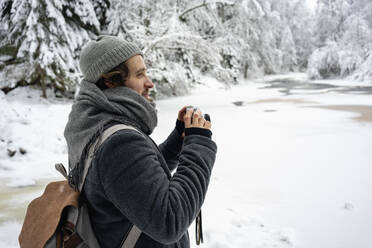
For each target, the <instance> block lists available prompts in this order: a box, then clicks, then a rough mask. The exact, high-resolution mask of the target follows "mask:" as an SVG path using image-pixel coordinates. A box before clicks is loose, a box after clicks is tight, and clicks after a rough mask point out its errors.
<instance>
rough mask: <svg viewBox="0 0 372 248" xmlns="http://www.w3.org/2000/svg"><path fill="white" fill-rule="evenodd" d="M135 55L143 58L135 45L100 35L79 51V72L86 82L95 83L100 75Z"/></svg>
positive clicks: (113, 37)
mask: <svg viewBox="0 0 372 248" xmlns="http://www.w3.org/2000/svg"><path fill="white" fill-rule="evenodd" d="M137 54H140V55H142V56H143V54H142V52H141V50H140V49H139V47H138V46H137V45H136V44H135V43H132V42H128V41H125V40H122V39H120V38H118V37H116V36H109V35H100V36H98V38H97V39H96V40H92V41H90V42H89V43H88V44H87V45H86V46H85V47H84V48H83V50H82V51H81V54H80V70H81V72H82V73H83V76H84V78H85V79H86V80H87V81H89V82H92V83H95V82H97V81H98V79H99V78H100V77H101V76H102V74H104V73H106V72H108V71H110V70H111V69H112V68H114V67H115V66H118V65H119V64H121V63H122V62H124V61H126V60H128V59H129V58H131V57H133V56H134V55H137Z"/></svg>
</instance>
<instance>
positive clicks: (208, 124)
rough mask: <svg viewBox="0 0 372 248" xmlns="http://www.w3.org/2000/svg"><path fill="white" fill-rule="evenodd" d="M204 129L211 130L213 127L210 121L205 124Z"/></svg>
mask: <svg viewBox="0 0 372 248" xmlns="http://www.w3.org/2000/svg"><path fill="white" fill-rule="evenodd" d="M204 127H205V128H207V129H211V127H212V124H211V122H210V121H206V122H205V123H204Z"/></svg>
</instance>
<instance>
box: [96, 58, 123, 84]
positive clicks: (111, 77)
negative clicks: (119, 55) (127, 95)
mask: <svg viewBox="0 0 372 248" xmlns="http://www.w3.org/2000/svg"><path fill="white" fill-rule="evenodd" d="M128 75H129V69H128V67H127V65H126V64H125V62H123V63H121V64H120V65H118V66H116V67H114V68H113V69H112V70H110V71H109V72H106V73H104V74H102V76H101V77H100V79H98V81H97V82H96V85H97V86H98V88H100V89H101V90H105V89H107V88H108V87H107V85H106V83H111V84H113V85H115V86H125V81H126V80H127V79H128Z"/></svg>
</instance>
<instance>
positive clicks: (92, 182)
mask: <svg viewBox="0 0 372 248" xmlns="http://www.w3.org/2000/svg"><path fill="white" fill-rule="evenodd" d="M80 68H81V71H82V73H83V76H84V79H83V81H82V83H81V88H80V91H79V94H78V96H77V98H76V102H75V103H74V104H73V106H72V110H71V113H70V115H69V121H68V123H67V126H66V129H65V137H66V140H67V144H68V152H69V167H70V176H71V178H70V180H69V181H70V184H72V185H73V186H75V187H78V186H79V185H80V184H81V178H82V173H83V169H84V161H85V160H86V157H87V153H88V152H87V151H88V149H89V148H90V145H91V144H92V143H93V142H94V141H95V140H96V139H97V138H98V137H100V135H101V134H102V133H103V131H104V130H105V129H107V128H109V127H110V126H113V125H115V124H118V123H123V124H127V125H130V126H132V127H134V128H135V129H123V130H119V131H117V132H116V133H114V134H113V135H111V136H110V137H109V138H108V139H107V140H106V141H105V142H104V143H103V144H102V145H101V146H100V147H98V148H96V150H95V153H94V154H95V155H94V158H93V160H92V165H91V167H90V169H89V172H88V175H87V178H86V181H85V184H84V188H83V191H82V192H83V195H84V197H85V200H86V202H87V205H88V208H89V214H90V218H91V222H92V226H93V228H94V231H95V234H96V236H97V239H98V241H99V243H100V245H101V247H120V246H121V244H122V242H123V239H125V238H126V237H127V235H128V232H129V230H130V229H131V227H132V226H133V225H135V226H136V227H138V228H139V229H140V230H141V231H142V234H141V235H140V237H139V239H138V241H137V242H136V246H135V247H136V248H144V247H147V248H156V247H178V248H184V247H189V246H190V241H189V238H188V233H187V228H188V227H189V226H190V224H191V223H192V221H193V220H194V219H195V218H196V216H197V214H198V213H199V211H200V208H201V205H202V203H203V201H204V198H205V194H206V191H207V187H208V183H209V179H210V175H211V170H212V167H213V164H214V161H215V155H216V151H217V147H216V144H215V143H214V142H213V141H212V139H211V135H212V133H211V131H210V127H211V123H210V122H209V121H206V120H205V119H204V118H203V116H201V113H200V112H195V113H194V114H193V110H187V109H186V107H184V108H182V109H181V110H180V111H179V113H178V117H177V122H176V128H175V129H174V130H173V131H172V133H171V134H170V135H169V137H168V138H167V139H166V140H165V142H164V143H162V144H161V145H159V146H157V145H156V144H155V143H154V142H153V141H152V140H151V138H150V137H149V135H150V134H151V133H152V131H153V129H154V128H155V126H156V125H157V113H156V110H155V108H154V106H153V103H152V101H151V99H150V97H149V90H150V89H151V88H153V87H154V84H153V82H152V81H151V80H150V79H149V77H148V76H147V74H146V66H145V63H144V60H143V55H142V53H141V50H140V49H139V48H138V47H137V45H136V44H135V43H130V42H126V41H124V40H121V39H119V38H117V37H114V36H99V37H98V38H97V39H96V40H94V41H91V42H89V43H88V44H87V45H86V46H85V47H84V49H83V50H82V53H81V57H80ZM176 167H177V171H176V172H175V173H174V174H173V176H171V173H170V172H171V171H172V170H174V169H175V168H176Z"/></svg>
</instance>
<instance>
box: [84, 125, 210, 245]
mask: <svg viewBox="0 0 372 248" xmlns="http://www.w3.org/2000/svg"><path fill="white" fill-rule="evenodd" d="M216 151H217V146H216V144H215V143H214V142H213V141H212V139H211V138H210V137H208V136H204V135H201V134H200V133H199V132H192V131H191V132H188V133H187V135H186V136H185V137H184V138H182V137H181V135H180V134H179V132H178V131H177V129H174V130H173V132H172V133H171V134H170V136H169V137H168V138H167V139H166V141H165V142H164V143H162V144H161V145H159V147H158V146H157V145H156V144H155V143H154V142H153V141H152V140H151V138H150V137H149V136H147V135H144V134H142V133H139V132H137V131H135V130H130V129H125V130H120V131H118V132H116V133H114V134H113V135H112V136H111V137H109V138H108V139H107V140H106V141H105V142H104V143H103V144H102V145H101V147H100V148H99V149H98V151H97V153H96V155H95V158H94V160H93V162H92V166H91V168H90V171H89V173H88V176H87V178H86V181H85V185H84V189H83V194H84V196H85V198H86V201H87V204H88V208H89V211H90V216H91V221H92V225H93V228H94V231H95V233H96V236H97V238H98V241H99V242H100V244H101V247H120V245H121V242H122V240H123V238H124V237H125V235H126V233H127V232H128V230H129V228H130V227H131V225H132V224H135V225H136V226H137V227H139V228H140V229H141V231H142V232H143V233H142V234H141V236H140V238H139V240H138V242H137V244H136V246H135V248H145V247H146V248H157V247H159V248H160V247H162V248H165V247H172V248H173V247H174V248H188V247H190V241H189V237H188V233H187V229H188V227H189V226H190V224H191V223H192V221H193V220H194V219H195V218H196V216H197V214H198V213H199V210H200V208H201V206H202V203H203V201H204V198H205V195H206V192H207V188H208V184H209V180H210V176H211V170H212V167H213V164H214V161H215V156H216ZM176 167H177V171H176V172H175V173H174V174H173V176H171V173H170V172H171V171H172V170H173V169H175V168H176Z"/></svg>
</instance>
